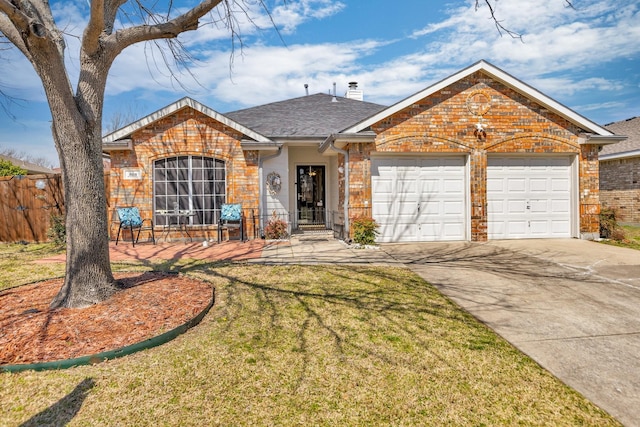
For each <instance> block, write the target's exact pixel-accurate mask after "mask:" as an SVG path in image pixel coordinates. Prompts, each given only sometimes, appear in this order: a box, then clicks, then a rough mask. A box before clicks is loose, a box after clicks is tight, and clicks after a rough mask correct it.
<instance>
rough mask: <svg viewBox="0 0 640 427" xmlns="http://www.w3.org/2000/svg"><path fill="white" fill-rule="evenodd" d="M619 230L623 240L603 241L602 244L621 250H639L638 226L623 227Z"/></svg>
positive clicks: (639, 227)
mask: <svg viewBox="0 0 640 427" xmlns="http://www.w3.org/2000/svg"><path fill="white" fill-rule="evenodd" d="M620 228H621V229H622V230H623V231H624V239H623V240H613V239H611V240H603V241H602V242H603V243H606V244H608V245H613V246H620V247H623V248H630V249H636V250H640V226H633V225H623V226H620Z"/></svg>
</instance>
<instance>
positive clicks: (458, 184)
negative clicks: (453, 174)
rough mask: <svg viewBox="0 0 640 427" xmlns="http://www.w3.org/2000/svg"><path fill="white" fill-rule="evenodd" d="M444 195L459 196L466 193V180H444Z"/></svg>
mask: <svg viewBox="0 0 640 427" xmlns="http://www.w3.org/2000/svg"><path fill="white" fill-rule="evenodd" d="M443 184H444V188H443V190H444V194H443V196H447V195H459V194H462V193H464V180H462V179H459V178H456V179H444V180H443Z"/></svg>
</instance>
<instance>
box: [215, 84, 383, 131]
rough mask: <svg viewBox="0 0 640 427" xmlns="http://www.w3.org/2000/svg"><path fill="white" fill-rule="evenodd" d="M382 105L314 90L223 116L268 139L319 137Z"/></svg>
mask: <svg viewBox="0 0 640 427" xmlns="http://www.w3.org/2000/svg"><path fill="white" fill-rule="evenodd" d="M385 108H386V107H385V106H384V105H379V104H374V103H371V102H364V101H357V100H354V99H349V98H343V97H339V96H338V97H335V101H334V97H333V96H332V95H329V94H322V93H318V94H315V95H308V96H303V97H300V98H293V99H288V100H286V101H279V102H273V103H271V104H265V105H260V106H257V107H252V108H247V109H244V110H238V111H232V112H230V113H226V114H225V116H227V117H228V118H230V119H231V120H234V121H236V122H238V123H241V124H243V125H244V126H246V127H248V128H250V129H253V130H254V131H256V132H259V133H260V134H262V135H265V136H267V137H269V138H273V137H322V138H325V137H327V136H328V135H330V134H332V133H336V132H339V131H341V130H344V129H345V128H347V127H349V126H353V125H354V124H356V123H358V122H360V121H362V120H364V119H366V118H367V117H369V116H372V115H374V114H376V113H377V112H379V111H381V110H383V109H385Z"/></svg>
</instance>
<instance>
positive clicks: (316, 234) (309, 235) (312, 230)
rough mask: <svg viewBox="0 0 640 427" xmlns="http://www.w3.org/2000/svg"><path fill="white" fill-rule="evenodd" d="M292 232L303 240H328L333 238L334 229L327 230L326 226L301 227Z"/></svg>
mask: <svg viewBox="0 0 640 427" xmlns="http://www.w3.org/2000/svg"><path fill="white" fill-rule="evenodd" d="M291 234H292V235H293V236H295V237H297V238H299V239H301V240H303V239H304V240H308V239H313V240H318V239H322V240H328V239H333V238H334V236H333V230H327V229H326V228H325V227H324V226H322V227H309V226H306V227H301V228H298V229H296V230H293V231H292V232H291Z"/></svg>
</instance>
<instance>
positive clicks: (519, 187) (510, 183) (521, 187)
mask: <svg viewBox="0 0 640 427" xmlns="http://www.w3.org/2000/svg"><path fill="white" fill-rule="evenodd" d="M526 184H527V183H526V181H525V180H524V179H522V178H507V191H509V192H524V191H525V190H526V189H527V187H526Z"/></svg>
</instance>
